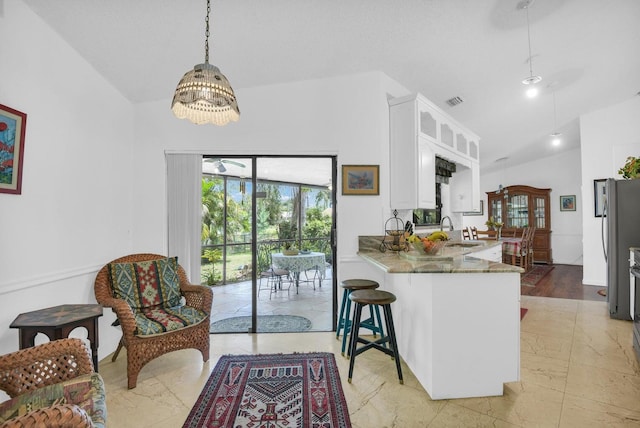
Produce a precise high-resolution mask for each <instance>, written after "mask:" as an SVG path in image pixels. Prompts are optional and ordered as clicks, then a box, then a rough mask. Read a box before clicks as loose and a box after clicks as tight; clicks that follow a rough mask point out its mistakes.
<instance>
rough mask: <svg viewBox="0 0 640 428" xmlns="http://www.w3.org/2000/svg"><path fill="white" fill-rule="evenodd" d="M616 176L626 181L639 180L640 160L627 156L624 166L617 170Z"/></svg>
mask: <svg viewBox="0 0 640 428" xmlns="http://www.w3.org/2000/svg"><path fill="white" fill-rule="evenodd" d="M618 174H620V175H622V178H625V179H627V180H629V179H632V178H640V158H636V157H633V156H629V157H628V158H627V162H626V163H625V164H624V166H623V167H622V168H620V169H619V170H618Z"/></svg>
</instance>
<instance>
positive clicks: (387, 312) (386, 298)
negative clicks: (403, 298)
mask: <svg viewBox="0 0 640 428" xmlns="http://www.w3.org/2000/svg"><path fill="white" fill-rule="evenodd" d="M349 299H351V301H352V302H354V303H355V304H356V307H355V310H354V313H353V329H352V330H351V339H350V341H349V354H350V355H351V358H350V360H349V378H348V379H347V381H348V382H349V383H351V377H352V375H353V366H354V364H355V362H356V356H358V355H359V354H362V353H363V352H364V351H367V350H369V349H371V348H375V349H377V350H379V351H382V352H384V353H385V354H387V355H391V357H392V358H393V359H395V360H396V369H397V370H398V379H399V380H400V384H403V383H404V381H403V380H402V369H401V368H400V354H399V353H398V343H397V341H396V331H395V329H394V326H393V317H392V316H391V303H393V302H395V301H396V296H395V295H394V294H393V293H389V292H388V291H382V290H356V291H354V292H352V293H351V294H350V295H349ZM366 305H369V307H371V306H374V307H375V308H377V307H379V306H382V309H383V311H384V321H385V324H386V325H387V337H381V338H380V339H378V340H375V341H371V340H367V339H364V338H362V337H360V336H358V331H359V329H360V327H361V324H360V316H361V315H362V308H363V307H364V306H366ZM358 342H360V343H364V344H365V346H362V347H361V348H359V349H358ZM387 342H389V345H390V347H389V348H387V347H385V346H382V345H383V344H386V343H387Z"/></svg>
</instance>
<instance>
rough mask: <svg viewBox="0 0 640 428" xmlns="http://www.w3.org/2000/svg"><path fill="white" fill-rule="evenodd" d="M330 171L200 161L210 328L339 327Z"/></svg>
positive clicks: (247, 160) (279, 161) (293, 161)
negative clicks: (211, 298)
mask: <svg viewBox="0 0 640 428" xmlns="http://www.w3.org/2000/svg"><path fill="white" fill-rule="evenodd" d="M254 171H255V172H254ZM335 171H336V167H335V158H334V157H277V156H268V157H267V156H243V157H230V156H224V157H216V156H204V157H203V159H202V188H201V190H202V231H201V242H202V251H201V255H202V257H201V282H202V284H208V285H210V286H212V287H213V292H214V308H213V312H212V322H213V324H212V332H216V333H224V332H247V331H249V332H252V331H255V332H280V331H306V330H309V331H327V330H332V329H334V328H335V313H336V306H337V303H336V297H335V295H336V284H335V281H334V280H333V278H334V277H335V274H334V266H335V257H334V253H335V245H334V242H335V241H334V239H335V237H334V233H333V231H334V230H335V215H334V213H335V211H334V206H335V193H334V190H333V186H332V185H331V183H333V182H335V174H336V173H335Z"/></svg>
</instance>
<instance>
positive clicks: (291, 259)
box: [271, 252, 326, 294]
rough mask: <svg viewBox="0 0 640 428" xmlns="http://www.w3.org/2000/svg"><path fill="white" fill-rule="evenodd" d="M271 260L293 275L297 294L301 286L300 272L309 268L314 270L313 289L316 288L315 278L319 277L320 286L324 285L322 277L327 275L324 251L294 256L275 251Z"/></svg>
mask: <svg viewBox="0 0 640 428" xmlns="http://www.w3.org/2000/svg"><path fill="white" fill-rule="evenodd" d="M271 261H272V263H273V265H274V266H276V267H278V268H280V269H286V270H288V271H289V272H291V274H292V275H293V279H294V281H295V284H296V294H297V293H298V288H299V286H300V273H301V272H305V274H306V271H307V270H312V269H313V270H314V271H315V272H314V279H313V280H312V281H310V282H312V283H313V289H314V290H315V289H316V285H315V279H316V278H318V282H319V286H322V279H323V278H324V276H325V272H326V264H325V255H324V253H315V252H311V253H308V254H302V253H300V254H297V255H293V256H285V255H284V254H282V253H273V254H272V255H271Z"/></svg>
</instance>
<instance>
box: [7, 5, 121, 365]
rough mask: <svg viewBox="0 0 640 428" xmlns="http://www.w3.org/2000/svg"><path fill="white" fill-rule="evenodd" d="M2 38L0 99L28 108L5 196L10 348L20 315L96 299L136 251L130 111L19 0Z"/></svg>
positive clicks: (11, 7) (13, 345) (9, 10)
mask: <svg viewBox="0 0 640 428" xmlns="http://www.w3.org/2000/svg"><path fill="white" fill-rule="evenodd" d="M0 40H2V48H1V49H2V59H1V60H0V76H2V85H1V86H0V103H2V104H5V105H8V106H10V107H12V108H15V109H17V110H20V111H22V112H24V113H26V114H27V125H26V137H25V145H24V148H25V152H24V170H23V176H22V194H21V195H8V194H0V309H1V310H0V353H6V352H10V351H13V350H15V349H17V347H18V332H17V330H15V329H9V324H10V323H11V321H13V319H14V318H15V317H16V316H17V315H18V314H20V313H23V312H28V311H32V310H36V309H41V308H45V307H49V306H55V305H59V304H63V303H90V302H91V303H95V298H94V294H93V280H94V278H95V272H96V270H97V269H98V268H99V267H100V266H102V265H103V264H104V263H105V262H106V261H109V260H111V259H113V258H114V257H116V256H118V255H120V254H123V253H126V252H128V251H129V250H130V248H131V245H132V234H131V230H132V229H131V224H132V209H131V205H132V204H131V202H132V192H131V190H130V189H131V185H130V183H131V181H132V173H131V171H132V156H131V154H132V151H131V144H132V135H133V116H132V115H133V109H132V106H131V104H130V103H129V102H127V101H126V100H125V99H124V98H123V97H122V96H121V95H120V94H119V93H118V92H117V91H116V90H115V89H114V88H113V87H112V86H111V85H110V84H109V83H108V82H106V81H105V80H104V79H103V78H102V77H101V76H99V75H98V74H97V73H96V72H95V70H94V69H93V68H92V67H91V66H90V65H89V64H87V63H86V62H85V61H84V60H83V59H82V58H80V56H79V55H78V54H77V53H76V52H75V51H74V50H73V49H71V48H70V47H69V46H68V45H67V44H66V43H65V42H63V41H62V40H61V39H60V37H59V36H58V35H57V34H55V33H54V32H53V31H51V30H50V29H49V27H48V26H46V25H44V24H43V23H42V22H41V20H40V18H39V17H38V16H37V15H35V14H34V13H33V12H32V11H31V10H30V9H29V8H28V7H26V6H25V5H24V4H23V3H22V2H16V1H12V2H3V3H2V7H1V8H0ZM111 317H112V314H111V311H108V313H107V311H105V316H104V317H102V318H101V328H102V329H107V328H111V329H113V327H107V325H108V321H109V320H110V318H111ZM78 335H79V336H80V337H83V336H84V337H86V334H85V332H84V331H82V332H81V333H79V334H78ZM40 341H41V340H40V338H38V342H40ZM42 341H46V340H42ZM116 342H117V339H116ZM101 345H102V344H101ZM105 345H107V346H106V347H105V348H108V345H109V344H108V342H105ZM101 351H102V347H101ZM101 354H102V352H101ZM102 355H106V354H102Z"/></svg>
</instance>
